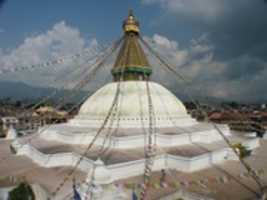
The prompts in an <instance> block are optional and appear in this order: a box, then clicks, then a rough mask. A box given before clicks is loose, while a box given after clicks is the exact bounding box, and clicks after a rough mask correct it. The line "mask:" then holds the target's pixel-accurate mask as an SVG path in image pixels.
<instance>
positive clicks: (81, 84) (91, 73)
mask: <svg viewBox="0 0 267 200" xmlns="http://www.w3.org/2000/svg"><path fill="white" fill-rule="evenodd" d="M121 41H122V38H120V39H119V40H118V41H117V42H115V43H114V45H113V46H112V48H111V49H110V51H109V52H108V54H107V55H105V56H104V57H103V58H102V59H101V60H99V63H97V64H96V65H95V66H93V67H92V68H90V70H89V71H88V73H87V74H86V75H85V76H84V78H83V79H82V80H81V81H80V82H79V83H78V84H76V85H75V86H74V89H76V90H79V89H81V88H82V87H84V86H85V85H86V84H87V83H88V82H90V80H91V78H92V77H93V76H94V75H95V74H96V72H97V71H98V70H99V69H100V67H101V66H102V65H103V64H104V62H105V61H106V60H107V58H108V57H109V56H110V55H111V54H112V53H113V52H114V51H115V50H116V49H117V48H118V46H119V44H120V43H121ZM73 95H74V94H72V95H71V97H72V96H73ZM85 97H86V98H87V97H88V96H87V95H86V96H85ZM84 100H85V98H83V99H82V101H84ZM61 101H62V102H61V103H60V104H59V105H58V106H57V107H56V109H60V108H61V107H62V106H63V105H64V104H65V102H64V101H63V99H61ZM75 108H76V106H75ZM73 110H74V108H71V110H70V111H69V112H71V111H73ZM69 112H68V113H69ZM58 121H59V120H55V123H57V122H58ZM50 127H51V125H50V126H47V127H46V128H43V129H42V130H41V131H40V132H39V133H38V134H35V135H34V136H32V137H31V138H29V140H27V141H26V144H27V143H31V142H32V140H34V139H35V138H36V137H38V136H40V134H42V133H43V132H44V131H45V130H47V129H48V128H50Z"/></svg>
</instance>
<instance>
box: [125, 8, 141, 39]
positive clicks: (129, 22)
mask: <svg viewBox="0 0 267 200" xmlns="http://www.w3.org/2000/svg"><path fill="white" fill-rule="evenodd" d="M123 30H124V32H125V33H129V32H134V33H137V34H138V33H139V32H140V30H139V22H138V21H137V20H136V19H135V17H134V15H133V11H132V10H129V14H128V17H127V19H126V20H125V21H124V22H123Z"/></svg>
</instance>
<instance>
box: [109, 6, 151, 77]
mask: <svg viewBox="0 0 267 200" xmlns="http://www.w3.org/2000/svg"><path fill="white" fill-rule="evenodd" d="M122 27H123V31H124V40H123V43H122V46H121V48H120V50H119V54H118V57H117V59H116V62H115V64H114V66H113V69H112V74H113V76H114V80H115V81H118V80H119V77H122V78H123V80H124V81H127V80H146V79H147V78H149V76H150V74H151V73H152V69H151V67H150V65H149V62H148V60H147V58H146V55H145V53H144V51H143V49H142V47H141V45H140V43H139V34H140V28H139V22H138V21H137V19H136V18H135V17H134V15H133V13H132V11H131V10H130V11H129V15H128V17H127V19H126V20H124V22H123V26H122ZM122 74H123V76H121V75H122Z"/></svg>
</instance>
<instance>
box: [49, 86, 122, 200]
mask: <svg viewBox="0 0 267 200" xmlns="http://www.w3.org/2000/svg"><path fill="white" fill-rule="evenodd" d="M119 94H120V82H119V83H118V84H117V89H116V93H115V97H114V99H113V102H112V105H111V108H110V109H109V111H108V114H107V116H106V117H105V119H104V121H103V124H102V125H101V126H100V128H99V129H98V131H97V133H96V135H95V136H94V138H93V139H92V141H91V142H90V143H89V145H88V146H87V148H86V150H85V151H84V152H83V154H82V156H81V157H80V158H79V160H78V161H77V163H76V164H75V166H74V168H73V169H72V170H71V171H70V172H69V173H68V174H67V176H66V177H65V178H64V179H63V181H62V182H61V183H60V184H59V186H58V187H57V188H56V190H55V191H54V192H53V196H56V194H57V193H58V192H59V191H60V190H61V188H62V187H63V186H64V184H65V183H66V182H67V181H68V180H69V178H70V176H72V175H73V173H74V172H75V171H76V170H77V168H78V166H79V165H80V163H81V162H82V161H83V159H84V158H85V157H86V155H87V153H88V152H89V150H90V149H91V148H92V146H93V145H94V143H95V141H96V140H97V138H98V137H99V135H100V134H101V132H102V131H103V130H104V129H105V126H106V124H107V123H108V121H109V119H110V116H111V115H112V112H113V109H114V107H115V105H116V103H117V101H118V97H119Z"/></svg>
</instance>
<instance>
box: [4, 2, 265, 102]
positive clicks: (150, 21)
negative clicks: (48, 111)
mask: <svg viewBox="0 0 267 200" xmlns="http://www.w3.org/2000/svg"><path fill="white" fill-rule="evenodd" d="M1 2H4V3H2V5H0V72H1V71H3V70H11V71H12V69H14V67H20V66H24V65H26V66H29V65H33V64H38V63H42V62H46V61H47V60H51V59H55V58H57V57H59V56H68V55H72V54H75V53H77V52H80V51H83V50H84V49H94V48H95V45H99V44H101V43H103V44H109V43H110V42H111V41H114V40H115V39H117V38H119V36H120V35H121V34H122V30H121V23H122V20H123V19H125V17H126V16H127V13H128V10H129V9H130V8H131V9H133V10H134V13H135V15H136V16H137V18H138V19H139V21H140V22H141V30H142V35H143V36H144V37H145V38H146V40H147V41H148V42H150V43H151V45H152V46H153V48H155V50H157V51H158V52H159V53H161V54H162V56H164V57H165V58H166V59H167V60H168V62H170V63H171V64H172V65H174V66H175V67H176V69H177V70H178V71H179V72H180V73H183V74H184V75H185V76H187V77H189V78H190V79H191V80H192V82H193V85H195V86H201V87H202V90H201V92H197V91H198V90H195V91H193V92H194V93H195V94H198V93H201V94H205V95H206V96H210V97H216V98H222V99H232V100H240V101H267V93H266V88H265V86H266V85H267V54H266V52H267V39H266V35H267V3H266V1H264V0H234V1H233V0H186V1H185V0H135V1H134V0H131V1H130V0H109V1H103V0H98V1H96V0H90V1H86V0H80V1H77V0H76V1H74V0H68V1H66V0H45V1H44V0H27V1H26V0H24V1H22V0H0V4H1ZM25 2H27V3H25ZM77 2H79V3H77ZM111 63H112V61H111ZM151 63H153V67H154V68H155V71H156V72H157V73H154V74H155V78H157V79H158V80H161V81H162V83H164V84H165V85H167V86H168V87H169V88H171V89H173V90H179V89H178V88H177V84H176V83H175V82H174V81H173V80H172V79H171V78H170V77H169V76H168V75H166V74H165V73H164V72H161V71H160V69H157V70H156V67H157V65H158V64H157V63H156V62H154V61H153V60H151ZM80 65H82V61H81V63H80ZM54 67H57V69H56V70H58V71H60V70H63V71H64V72H66V71H68V70H72V69H73V63H68V64H66V65H62V66H54ZM45 70H46V69H44V70H42V71H41V72H36V71H34V72H31V73H27V72H26V73H23V72H21V73H19V74H18V73H17V74H16V73H14V74H8V75H1V74H0V81H1V80H5V81H14V80H16V81H21V82H25V83H27V84H30V85H34V86H44V87H45V86H47V84H46V83H48V82H50V80H51V79H53V77H54V73H51V72H49V70H51V69H47V70H48V71H45ZM174 92H176V91H174Z"/></svg>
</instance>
